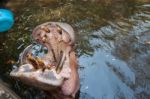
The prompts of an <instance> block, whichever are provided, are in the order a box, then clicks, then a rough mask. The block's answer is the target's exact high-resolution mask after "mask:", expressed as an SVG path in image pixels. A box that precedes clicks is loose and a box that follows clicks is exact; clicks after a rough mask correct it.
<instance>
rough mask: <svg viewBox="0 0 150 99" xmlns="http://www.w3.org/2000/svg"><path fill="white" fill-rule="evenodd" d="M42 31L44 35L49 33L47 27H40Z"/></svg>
mask: <svg viewBox="0 0 150 99" xmlns="http://www.w3.org/2000/svg"><path fill="white" fill-rule="evenodd" d="M41 29H42V30H44V31H45V32H46V33H50V30H49V29H48V28H47V27H41Z"/></svg>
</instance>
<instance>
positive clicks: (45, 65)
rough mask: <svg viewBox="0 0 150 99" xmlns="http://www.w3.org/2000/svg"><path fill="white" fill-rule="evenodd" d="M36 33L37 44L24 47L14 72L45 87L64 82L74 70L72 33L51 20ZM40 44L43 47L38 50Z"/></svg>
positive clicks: (53, 86)
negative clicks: (72, 65) (70, 54)
mask: <svg viewBox="0 0 150 99" xmlns="http://www.w3.org/2000/svg"><path fill="white" fill-rule="evenodd" d="M65 33H66V34H65ZM32 35H33V38H34V39H35V41H36V44H31V45H29V46H27V47H26V48H25V49H24V51H23V52H22V53H21V55H20V58H19V60H20V65H19V67H18V68H15V69H14V70H12V72H11V73H10V75H11V76H12V77H14V78H17V79H20V80H21V81H23V82H24V83H26V84H28V85H32V86H35V87H38V88H41V89H43V90H51V89H53V88H55V87H59V86H61V85H62V83H63V81H64V78H68V77H69V76H70V73H71V70H70V66H69V65H70V63H69V52H70V47H68V44H69V46H70V42H71V41H72V40H71V39H70V36H69V34H68V33H67V32H66V30H62V29H61V27H60V26H58V24H54V23H47V24H42V25H40V26H37V27H36V28H35V29H34V31H33V33H32ZM62 35H63V36H62ZM36 47H37V48H36ZM38 47H40V48H41V50H43V51H38V50H39V49H40V48H38ZM44 49H45V50H44ZM44 51H46V52H47V53H45V52H44Z"/></svg>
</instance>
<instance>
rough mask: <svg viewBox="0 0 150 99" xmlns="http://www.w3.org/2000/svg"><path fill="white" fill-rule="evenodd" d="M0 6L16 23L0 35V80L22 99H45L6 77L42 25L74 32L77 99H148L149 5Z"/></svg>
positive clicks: (68, 2)
mask: <svg viewBox="0 0 150 99" xmlns="http://www.w3.org/2000/svg"><path fill="white" fill-rule="evenodd" d="M109 1H110V2H109ZM1 6H3V7H7V8H10V9H12V10H13V11H14V13H15V20H16V21H15V25H14V26H13V28H12V29H11V30H9V31H8V32H6V33H1V34H0V59H1V60H0V68H1V69H0V77H1V79H2V80H3V81H5V82H7V83H8V84H9V85H10V87H11V89H12V90H14V91H15V92H16V93H17V94H18V95H19V96H20V97H22V99H41V98H44V94H43V93H42V92H41V91H39V90H37V89H35V88H32V87H29V86H26V85H24V84H22V83H21V82H20V81H16V80H13V79H12V78H11V77H10V76H9V73H10V71H11V70H12V64H14V63H15V62H16V61H17V60H18V56H19V53H21V52H22V50H23V49H24V48H25V47H26V46H27V45H29V44H30V43H31V42H32V39H31V32H32V30H33V28H34V27H36V26H37V25H38V24H41V23H44V22H47V21H59V22H67V23H69V24H70V25H72V26H73V28H74V29H75V31H76V40H77V42H76V52H77V55H78V60H79V66H80V68H79V74H80V82H81V88H80V97H79V99H150V72H149V71H150V2H149V3H148V2H147V3H140V2H136V0H127V1H124V0H122V1H121V0H116V1H114V2H111V0H108V2H107V0H106V1H105V2H102V1H101V2H100V1H97V0H95V1H94V0H93V1H92V0H91V1H88V0H83V1H79V0H77V1H73V0H60V1H59V0H56V1H55V0H45V1H42V0H38V2H37V1H33V0H24V2H21V0H16V2H13V1H4V2H2V3H1Z"/></svg>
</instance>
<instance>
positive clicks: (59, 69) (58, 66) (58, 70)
mask: <svg viewBox="0 0 150 99" xmlns="http://www.w3.org/2000/svg"><path fill="white" fill-rule="evenodd" d="M60 56H61V58H60V60H59V62H58V64H57V67H56V73H57V74H59V73H60V72H61V70H62V68H63V64H64V62H65V59H66V56H65V53H63V52H62V51H61V52H60Z"/></svg>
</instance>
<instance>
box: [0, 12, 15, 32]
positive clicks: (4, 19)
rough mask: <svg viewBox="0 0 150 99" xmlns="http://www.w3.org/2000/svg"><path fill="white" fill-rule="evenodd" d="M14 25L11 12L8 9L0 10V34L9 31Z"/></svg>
mask: <svg viewBox="0 0 150 99" xmlns="http://www.w3.org/2000/svg"><path fill="white" fill-rule="evenodd" d="M13 24H14V15H13V12H12V11H10V10H8V9H0V32H5V31H7V30H9V29H10V28H11V27H12V26H13Z"/></svg>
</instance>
